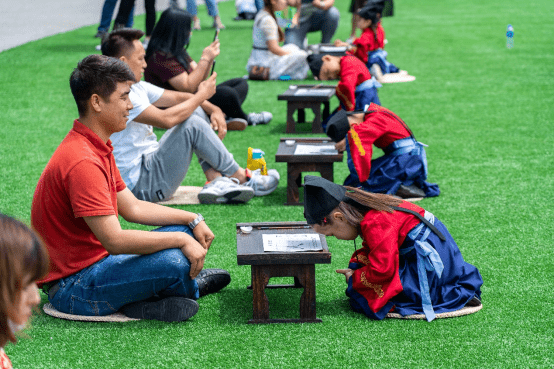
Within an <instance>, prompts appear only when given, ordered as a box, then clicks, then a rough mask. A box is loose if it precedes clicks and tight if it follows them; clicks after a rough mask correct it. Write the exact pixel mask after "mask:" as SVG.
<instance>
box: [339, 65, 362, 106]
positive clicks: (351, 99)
mask: <svg viewBox="0 0 554 369" xmlns="http://www.w3.org/2000/svg"><path fill="white" fill-rule="evenodd" d="M343 69H344V68H343ZM357 82H358V74H357V73H356V72H355V71H354V70H344V71H343V70H341V78H340V81H339V83H338V85H337V89H336V93H337V97H338V98H339V100H340V101H341V103H342V104H343V105H344V106H345V107H346V111H353V110H354V108H355V107H356V95H355V92H356V86H357Z"/></svg>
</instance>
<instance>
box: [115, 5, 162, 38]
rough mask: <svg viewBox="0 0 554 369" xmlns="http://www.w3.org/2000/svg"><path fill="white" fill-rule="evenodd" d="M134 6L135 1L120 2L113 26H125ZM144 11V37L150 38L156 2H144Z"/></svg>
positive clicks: (154, 19)
mask: <svg viewBox="0 0 554 369" xmlns="http://www.w3.org/2000/svg"><path fill="white" fill-rule="evenodd" d="M134 5H135V0H121V3H120V4H119V10H118V12H117V17H115V24H126V23H127V19H129V14H131V9H133V6H134ZM144 9H145V10H146V36H150V35H152V31H153V30H154V26H155V25H156V0H144Z"/></svg>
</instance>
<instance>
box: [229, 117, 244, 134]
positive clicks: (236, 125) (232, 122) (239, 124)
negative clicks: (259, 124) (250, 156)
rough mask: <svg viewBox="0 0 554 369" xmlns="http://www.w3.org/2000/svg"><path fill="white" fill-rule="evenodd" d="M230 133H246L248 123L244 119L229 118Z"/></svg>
mask: <svg viewBox="0 0 554 369" xmlns="http://www.w3.org/2000/svg"><path fill="white" fill-rule="evenodd" d="M225 121H226V122H227V130H228V131H244V130H245V129H246V127H247V126H248V122H247V121H246V120H244V119H242V118H227V119H226V120H225Z"/></svg>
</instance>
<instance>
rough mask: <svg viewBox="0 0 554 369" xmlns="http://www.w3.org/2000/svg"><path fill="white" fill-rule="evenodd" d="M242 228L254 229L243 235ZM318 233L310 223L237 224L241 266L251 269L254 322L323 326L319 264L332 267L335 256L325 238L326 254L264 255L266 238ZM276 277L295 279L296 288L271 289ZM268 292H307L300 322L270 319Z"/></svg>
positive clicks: (266, 253) (291, 286)
mask: <svg viewBox="0 0 554 369" xmlns="http://www.w3.org/2000/svg"><path fill="white" fill-rule="evenodd" d="M240 227H252V228H253V229H252V232H250V233H243V232H242V231H241V229H240ZM264 233H265V234H272V233H273V234H274V233H287V234H291V233H297V234H298V233H314V231H313V230H312V228H311V227H309V226H308V225H307V223H306V222H267V223H237V263H238V265H251V268H252V292H253V295H254V299H253V312H254V314H253V318H252V319H250V320H249V321H248V323H250V324H257V323H319V322H321V319H318V318H317V317H316V303H315V264H330V263H331V253H330V252H329V248H328V247H327V242H326V241H325V236H323V235H320V240H321V245H322V246H323V250H322V251H307V252H264V246H263V241H262V234H264ZM272 277H294V284H293V285H268V282H269V279H270V278H272ZM266 288H303V289H304V292H303V293H302V296H301V298H300V319H269V301H268V299H267V296H266V294H265V289H266Z"/></svg>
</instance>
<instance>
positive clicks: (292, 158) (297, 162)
mask: <svg viewBox="0 0 554 369" xmlns="http://www.w3.org/2000/svg"><path fill="white" fill-rule="evenodd" d="M289 140H292V141H294V144H293V145H287V144H286V141H289ZM298 144H307V145H317V146H321V145H334V142H333V141H332V140H331V139H329V138H321V137H317V138H316V137H314V138H312V137H299V138H293V137H282V138H281V141H280V142H279V148H278V149H277V154H275V161H276V162H285V163H287V202H286V203H285V205H303V203H301V202H299V201H300V190H299V188H300V187H301V186H302V172H319V173H320V174H321V176H322V177H323V178H325V179H327V180H329V181H331V182H333V163H334V162H342V160H343V153H342V152H341V153H337V154H325V155H294V152H295V150H296V146H297V145H298Z"/></svg>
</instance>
